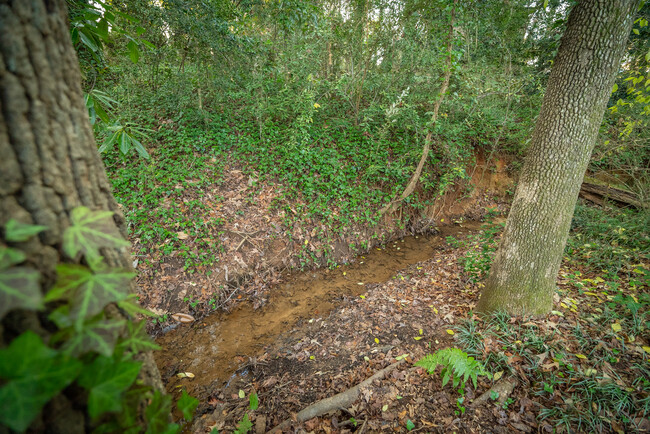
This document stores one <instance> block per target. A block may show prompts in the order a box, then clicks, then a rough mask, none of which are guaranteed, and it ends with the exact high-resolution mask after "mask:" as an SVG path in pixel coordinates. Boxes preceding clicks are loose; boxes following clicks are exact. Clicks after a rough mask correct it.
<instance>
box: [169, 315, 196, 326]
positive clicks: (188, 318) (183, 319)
mask: <svg viewBox="0 0 650 434" xmlns="http://www.w3.org/2000/svg"><path fill="white" fill-rule="evenodd" d="M172 318H174V320H175V321H178V322H180V323H183V324H188V323H191V322H194V317H193V316H192V315H188V314H186V313H175V314H173V315H172Z"/></svg>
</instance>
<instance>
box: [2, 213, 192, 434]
mask: <svg viewBox="0 0 650 434" xmlns="http://www.w3.org/2000/svg"><path fill="white" fill-rule="evenodd" d="M44 230H46V228H45V227H43V226H35V225H28V224H24V223H17V222H15V221H13V220H12V221H10V222H8V223H7V224H6V225H5V227H4V231H5V234H6V235H5V237H6V238H7V239H9V240H12V241H20V242H24V241H27V240H29V238H31V237H33V236H36V235H37V234H38V233H40V232H42V231H44ZM63 238H64V244H63V250H64V251H65V253H66V254H67V255H68V256H69V257H71V258H77V257H78V255H79V254H80V253H82V254H83V257H84V259H85V261H86V263H87V264H88V267H86V266H83V265H76V264H59V266H58V267H57V283H56V284H55V285H54V287H53V288H52V289H51V290H50V291H49V292H48V293H47V294H46V295H45V297H43V296H42V295H41V288H40V280H41V275H40V272H38V271H37V270H35V269H31V268H28V267H24V266H16V265H19V264H20V263H21V262H23V261H24V260H25V255H24V254H22V252H20V251H18V250H14V249H12V248H10V247H5V246H1V247H0V250H1V251H2V253H1V254H0V258H2V261H1V263H2V270H1V272H0V273H1V274H0V276H1V277H0V279H1V280H0V301H1V302H2V311H0V318H2V317H4V316H5V315H6V314H7V313H8V312H9V311H10V310H14V309H17V308H20V309H27V310H43V309H44V307H45V305H44V302H47V303H51V302H56V305H57V306H58V307H57V308H56V309H55V310H53V311H52V312H51V313H50V315H49V319H50V320H51V321H52V323H54V324H56V326H57V328H58V331H57V332H56V333H55V334H54V335H53V336H52V338H51V339H50V342H44V341H43V339H42V338H41V337H40V336H38V335H37V334H35V333H34V332H32V331H26V332H24V333H22V334H21V335H19V336H18V337H16V338H15V339H13V340H12V341H11V342H10V344H9V346H8V347H7V348H4V349H0V379H2V381H3V382H2V385H1V386H0V400H1V401H2V402H3V404H4V405H5V410H6V411H3V412H2V415H0V423H2V424H3V425H5V426H7V427H9V428H11V429H13V430H15V431H24V430H26V429H27V428H28V427H29V426H30V424H31V423H32V421H33V420H34V419H35V418H36V417H37V416H38V415H39V413H40V412H41V410H42V408H43V406H44V405H45V404H47V403H48V402H49V401H50V400H51V399H52V398H54V397H55V396H56V395H58V394H59V393H61V392H62V391H63V390H64V389H65V388H66V387H68V386H70V385H71V384H72V383H75V384H76V385H78V386H79V387H82V388H83V389H85V390H86V391H87V393H88V400H87V411H88V414H89V415H90V417H91V418H92V419H93V421H95V422H99V421H105V424H104V425H103V426H104V428H105V429H107V430H109V431H121V430H124V429H129V430H132V431H134V432H139V430H138V428H137V427H138V420H137V417H138V415H137V414H136V413H135V412H134V408H135V407H134V404H136V407H137V404H138V403H140V402H146V401H148V400H149V399H151V403H150V404H149V405H148V406H147V409H146V410H145V412H146V416H147V422H148V429H149V430H151V431H150V432H178V431H179V427H178V426H177V425H174V424H169V421H168V420H169V419H168V417H169V414H170V411H171V397H160V396H161V395H160V394H159V392H158V391H156V392H155V393H153V395H152V391H151V390H150V389H149V388H147V387H142V386H140V385H138V386H135V384H136V383H135V382H136V378H137V376H138V373H139V372H140V368H141V362H138V361H135V360H134V357H135V355H136V354H138V353H139V352H140V351H142V350H149V349H154V348H156V346H155V345H154V344H153V343H152V342H151V341H150V340H149V338H148V337H147V336H146V334H145V333H144V329H143V325H144V324H143V323H142V322H140V323H139V324H135V323H133V322H131V321H130V320H129V321H125V320H119V319H116V318H114V316H109V315H108V314H107V313H106V308H107V306H109V305H111V304H112V303H119V304H120V306H124V307H126V306H128V305H130V304H133V301H132V298H131V297H129V295H128V288H129V285H130V281H131V279H132V277H133V274H132V273H130V272H123V271H121V270H116V269H111V268H109V267H107V266H106V265H105V264H104V262H103V259H102V257H101V256H99V249H100V248H103V247H110V248H119V247H125V246H128V245H129V244H128V243H127V242H126V241H125V240H124V239H123V238H122V237H121V236H120V234H119V232H118V230H117V227H116V226H115V225H114V223H113V221H112V213H111V212H95V211H90V210H89V209H88V208H85V207H80V208H76V209H75V210H73V212H72V213H71V225H70V226H69V227H68V228H67V229H66V230H65V232H64V237H63ZM134 306H135V305H134ZM134 310H136V311H138V310H141V308H139V307H137V306H136V307H135V309H134ZM125 323H128V327H127V331H128V333H126V334H124V333H123V332H122V331H123V330H124V328H125ZM133 392H135V393H133ZM152 396H153V398H151V397H152ZM197 405H198V401H197V400H196V399H194V398H192V397H189V396H188V395H187V394H186V393H184V394H183V396H182V397H181V399H180V400H179V408H180V410H181V412H182V413H183V416H184V417H185V418H186V419H188V420H189V419H191V416H192V414H193V411H194V410H195V409H196V406H197ZM154 409H155V410H154Z"/></svg>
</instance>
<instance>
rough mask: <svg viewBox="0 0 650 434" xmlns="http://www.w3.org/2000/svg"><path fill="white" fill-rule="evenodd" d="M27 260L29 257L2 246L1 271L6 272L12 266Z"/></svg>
mask: <svg viewBox="0 0 650 434" xmlns="http://www.w3.org/2000/svg"><path fill="white" fill-rule="evenodd" d="M26 259H27V256H26V255H25V254H24V253H23V252H21V251H20V250H17V249H12V248H11V247H5V246H0V270H6V269H7V268H9V267H11V266H12V265H16V264H20V263H21V262H24V261H25V260H26Z"/></svg>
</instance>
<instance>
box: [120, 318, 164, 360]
mask: <svg viewBox="0 0 650 434" xmlns="http://www.w3.org/2000/svg"><path fill="white" fill-rule="evenodd" d="M126 326H127V329H128V333H127V335H128V337H127V338H126V339H124V340H123V341H121V342H120V343H119V344H118V347H119V348H122V349H125V350H128V351H130V352H131V353H134V354H135V353H140V352H143V351H147V350H159V349H160V347H159V346H158V345H156V344H155V343H154V342H153V341H152V340H151V338H150V337H149V335H148V334H147V332H146V331H145V329H144V326H145V322H144V321H140V322H138V323H133V322H131V321H129V322H127V323H126Z"/></svg>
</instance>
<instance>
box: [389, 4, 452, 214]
mask: <svg viewBox="0 0 650 434" xmlns="http://www.w3.org/2000/svg"><path fill="white" fill-rule="evenodd" d="M456 3H457V0H454V5H453V7H452V9H451V21H450V22H449V35H448V37H447V53H448V54H447V60H446V64H445V75H444V78H443V81H442V86H441V87H440V93H439V94H438V99H436V102H435V104H434V105H433V114H432V115H431V126H430V127H429V132H428V133H427V135H426V137H425V139H424V147H423V148H422V157H420V161H419V162H418V165H417V167H416V168H415V172H414V173H413V176H411V179H410V180H409V182H408V184H407V185H406V188H405V189H404V191H403V192H402V194H401V195H400V197H399V198H398V199H395V200H392V201H391V202H390V203H389V204H388V205H386V206H385V207H383V208H382V209H381V210H379V215H380V216H382V215H384V214H386V213H387V212H388V213H391V212H393V211H395V210H396V209H397V207H398V206H399V204H401V203H402V202H403V201H404V199H406V198H407V197H409V196H410V195H411V193H413V191H414V190H415V187H416V186H417V184H418V180H419V179H420V175H421V174H422V168H423V167H424V163H426V161H427V158H428V157H429V150H430V149H431V142H432V141H433V132H432V130H433V129H434V127H435V125H436V122H437V121H438V113H439V111H440V105H441V104H442V101H443V100H444V99H445V94H446V93H447V89H448V88H449V81H450V80H451V56H452V51H451V50H452V42H453V40H454V21H455V18H456Z"/></svg>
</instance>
